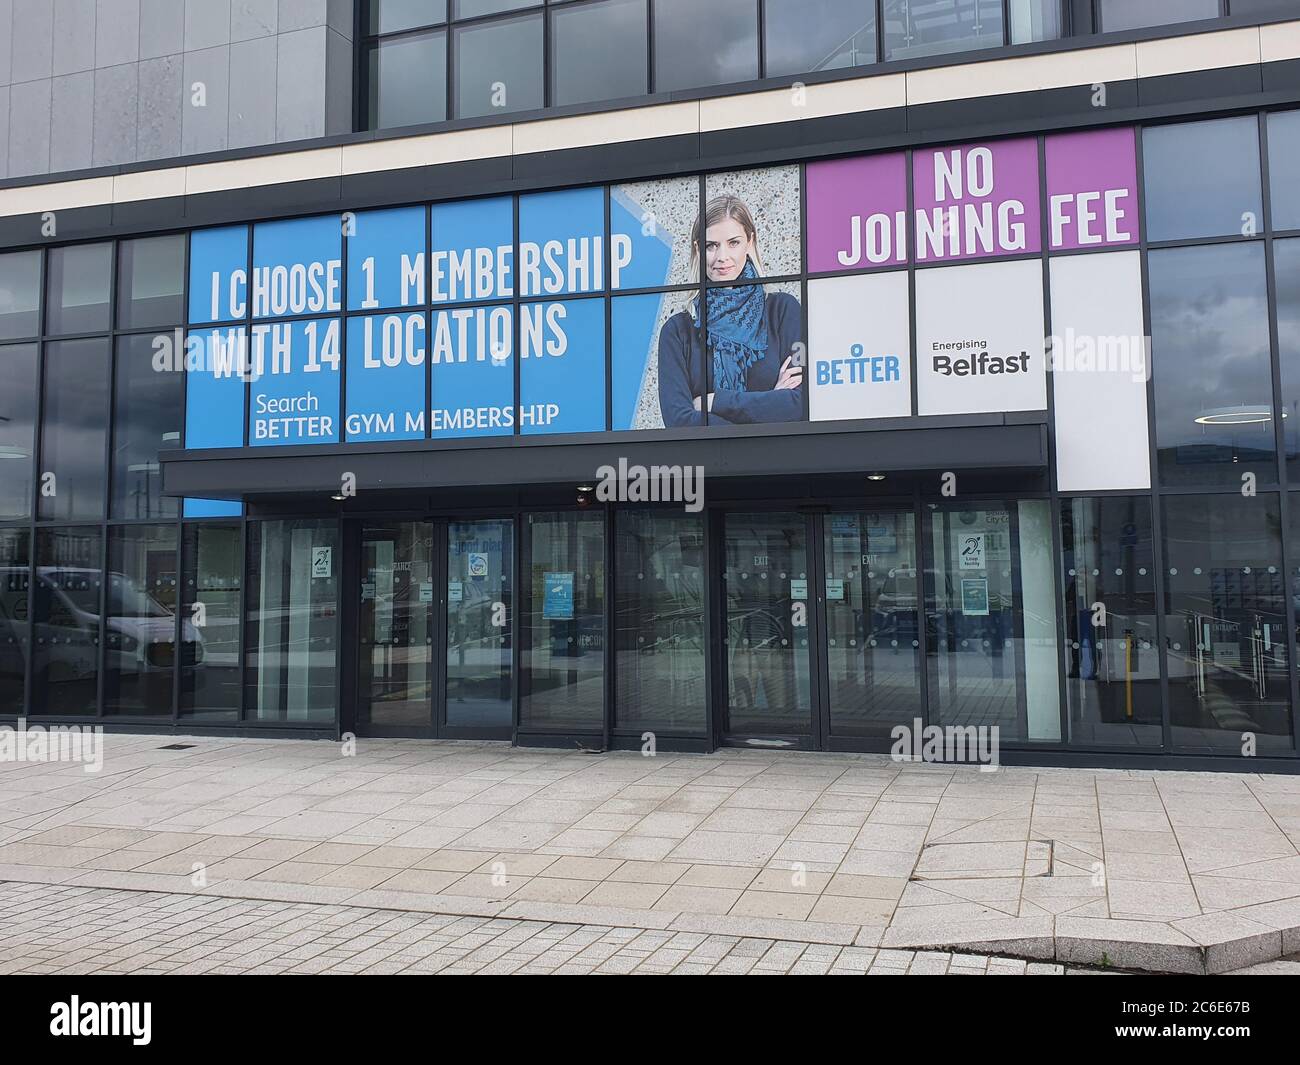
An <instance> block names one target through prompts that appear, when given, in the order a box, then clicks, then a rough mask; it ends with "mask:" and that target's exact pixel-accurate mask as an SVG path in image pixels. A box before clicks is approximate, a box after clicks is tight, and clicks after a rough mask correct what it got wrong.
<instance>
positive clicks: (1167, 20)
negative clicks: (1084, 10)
mask: <svg viewBox="0 0 1300 1065" xmlns="http://www.w3.org/2000/svg"><path fill="white" fill-rule="evenodd" d="M1099 11H1100V14H1101V30H1102V32H1104V33H1109V32H1111V31H1113V30H1136V29H1142V28H1143V27H1146V26H1172V25H1174V24H1176V23H1179V22H1196V21H1197V20H1199V19H1203V18H1214V17H1215V16H1217V15H1218V14H1219V0H1101V6H1100V8H1099Z"/></svg>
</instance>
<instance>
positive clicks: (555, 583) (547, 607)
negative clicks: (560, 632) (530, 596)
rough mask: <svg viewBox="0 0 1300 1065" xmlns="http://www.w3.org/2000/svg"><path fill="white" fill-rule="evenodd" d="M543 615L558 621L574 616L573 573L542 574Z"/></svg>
mask: <svg viewBox="0 0 1300 1065" xmlns="http://www.w3.org/2000/svg"><path fill="white" fill-rule="evenodd" d="M542 617H544V618H552V619H554V620H557V621H568V620H571V619H572V618H573V574H572V573H543V574H542Z"/></svg>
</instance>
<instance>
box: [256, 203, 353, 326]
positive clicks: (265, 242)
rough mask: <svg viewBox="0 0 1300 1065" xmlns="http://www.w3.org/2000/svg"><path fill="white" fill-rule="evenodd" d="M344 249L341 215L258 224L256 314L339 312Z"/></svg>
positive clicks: (276, 316) (269, 316) (282, 314)
mask: <svg viewBox="0 0 1300 1065" xmlns="http://www.w3.org/2000/svg"><path fill="white" fill-rule="evenodd" d="M342 248H343V223H342V222H341V221H340V220H339V216H338V215H323V216H321V217H319V218H293V219H290V220H288V221H285V222H263V223H261V224H260V225H257V226H254V227H253V277H252V283H251V285H250V286H249V295H250V298H251V299H252V301H253V317H254V318H283V317H285V316H286V315H291V314H320V313H322V312H324V311H337V310H338V309H339V308H340V306H341V305H342V298H341V297H342V292H341V286H342V278H343V260H342Z"/></svg>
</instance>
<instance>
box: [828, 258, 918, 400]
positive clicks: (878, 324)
mask: <svg viewBox="0 0 1300 1065" xmlns="http://www.w3.org/2000/svg"><path fill="white" fill-rule="evenodd" d="M808 306H809V314H808V354H809V359H808V362H809V368H808V384H809V391H808V403H809V418H810V419H811V420H812V421H815V422H818V421H832V420H840V419H851V418H898V417H907V416H908V415H910V414H911V413H912V360H911V330H910V327H909V323H908V297H907V274H906V273H887V274H862V275H857V276H853V277H827V278H822V279H821V280H817V281H810V282H809V283H808Z"/></svg>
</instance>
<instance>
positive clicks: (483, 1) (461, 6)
mask: <svg viewBox="0 0 1300 1065" xmlns="http://www.w3.org/2000/svg"><path fill="white" fill-rule="evenodd" d="M541 6H542V0H451V17H452V18H457V19H466V18H478V17H479V16H480V15H497V14H500V13H501V12H502V11H518V10H519V9H520V8H523V7H541Z"/></svg>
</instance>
